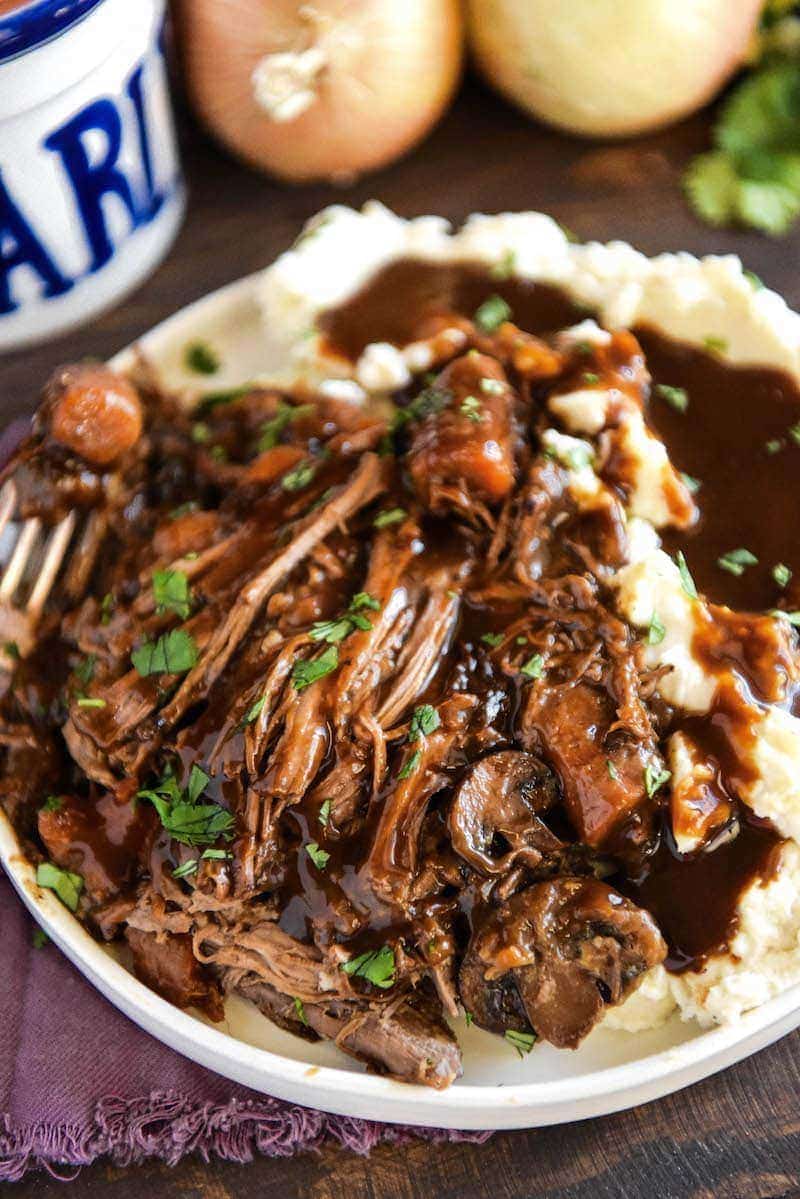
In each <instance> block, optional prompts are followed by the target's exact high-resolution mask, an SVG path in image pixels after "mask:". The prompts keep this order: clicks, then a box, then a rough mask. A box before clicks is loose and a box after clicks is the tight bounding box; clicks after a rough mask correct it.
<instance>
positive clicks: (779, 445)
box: [764, 437, 786, 455]
mask: <svg viewBox="0 0 800 1199" xmlns="http://www.w3.org/2000/svg"><path fill="white" fill-rule="evenodd" d="M785 445H786V442H785V441H784V440H783V439H782V438H781V437H771V438H770V439H769V441H765V442H764V449H765V450H766V451H767V453H768V454H769V455H773V454H779V453H780V452H781V450H782V449H783V447H784V446H785Z"/></svg>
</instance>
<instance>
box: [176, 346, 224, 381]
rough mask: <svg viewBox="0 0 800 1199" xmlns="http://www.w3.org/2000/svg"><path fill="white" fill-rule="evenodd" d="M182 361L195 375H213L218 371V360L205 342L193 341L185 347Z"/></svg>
mask: <svg viewBox="0 0 800 1199" xmlns="http://www.w3.org/2000/svg"><path fill="white" fill-rule="evenodd" d="M183 361H184V364H185V366H186V369H187V370H190V371H194V372H195V374H197V375H213V374H215V373H216V372H217V371H218V370H219V358H218V357H217V355H216V354H215V352H214V350H213V349H212V348H211V346H210V345H209V344H208V342H206V341H193V342H190V343H189V345H188V346H187V347H186V350H185V352H184V355H183Z"/></svg>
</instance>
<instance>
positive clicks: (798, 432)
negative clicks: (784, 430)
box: [789, 421, 800, 445]
mask: <svg viewBox="0 0 800 1199" xmlns="http://www.w3.org/2000/svg"><path fill="white" fill-rule="evenodd" d="M789 436H790V437H791V439H792V441H793V442H794V444H795V445H800V421H798V423H797V424H796V425H792V426H791V427H790V428H789Z"/></svg>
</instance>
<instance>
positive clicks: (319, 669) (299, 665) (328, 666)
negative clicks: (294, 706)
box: [292, 645, 339, 691]
mask: <svg viewBox="0 0 800 1199" xmlns="http://www.w3.org/2000/svg"><path fill="white" fill-rule="evenodd" d="M338 665H339V651H338V649H337V648H336V646H335V645H329V646H328V648H327V649H326V650H325V651H324V652H323V653H321V654H320V655H319V657H318V658H304V659H301V660H300V661H299V662H295V664H294V666H293V667H292V686H293V687H294V689H295V691H302V690H303V688H304V687H310V686H311V684H312V683H316V682H317V680H318V679H323V678H324V677H325V675H326V674H331V673H332V672H333V671H334V670H336V668H337V666H338Z"/></svg>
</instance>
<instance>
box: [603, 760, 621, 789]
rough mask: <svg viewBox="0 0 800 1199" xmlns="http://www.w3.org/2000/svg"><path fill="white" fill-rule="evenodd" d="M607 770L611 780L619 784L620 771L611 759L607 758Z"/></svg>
mask: <svg viewBox="0 0 800 1199" xmlns="http://www.w3.org/2000/svg"><path fill="white" fill-rule="evenodd" d="M606 770H607V771H608V777H609V778H610V779H613V781H614V782H615V783H616V782H619V771H618V770H617V768H616V766H615V765H614V763H613V762H612V761H611V759H610V758H606Z"/></svg>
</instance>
